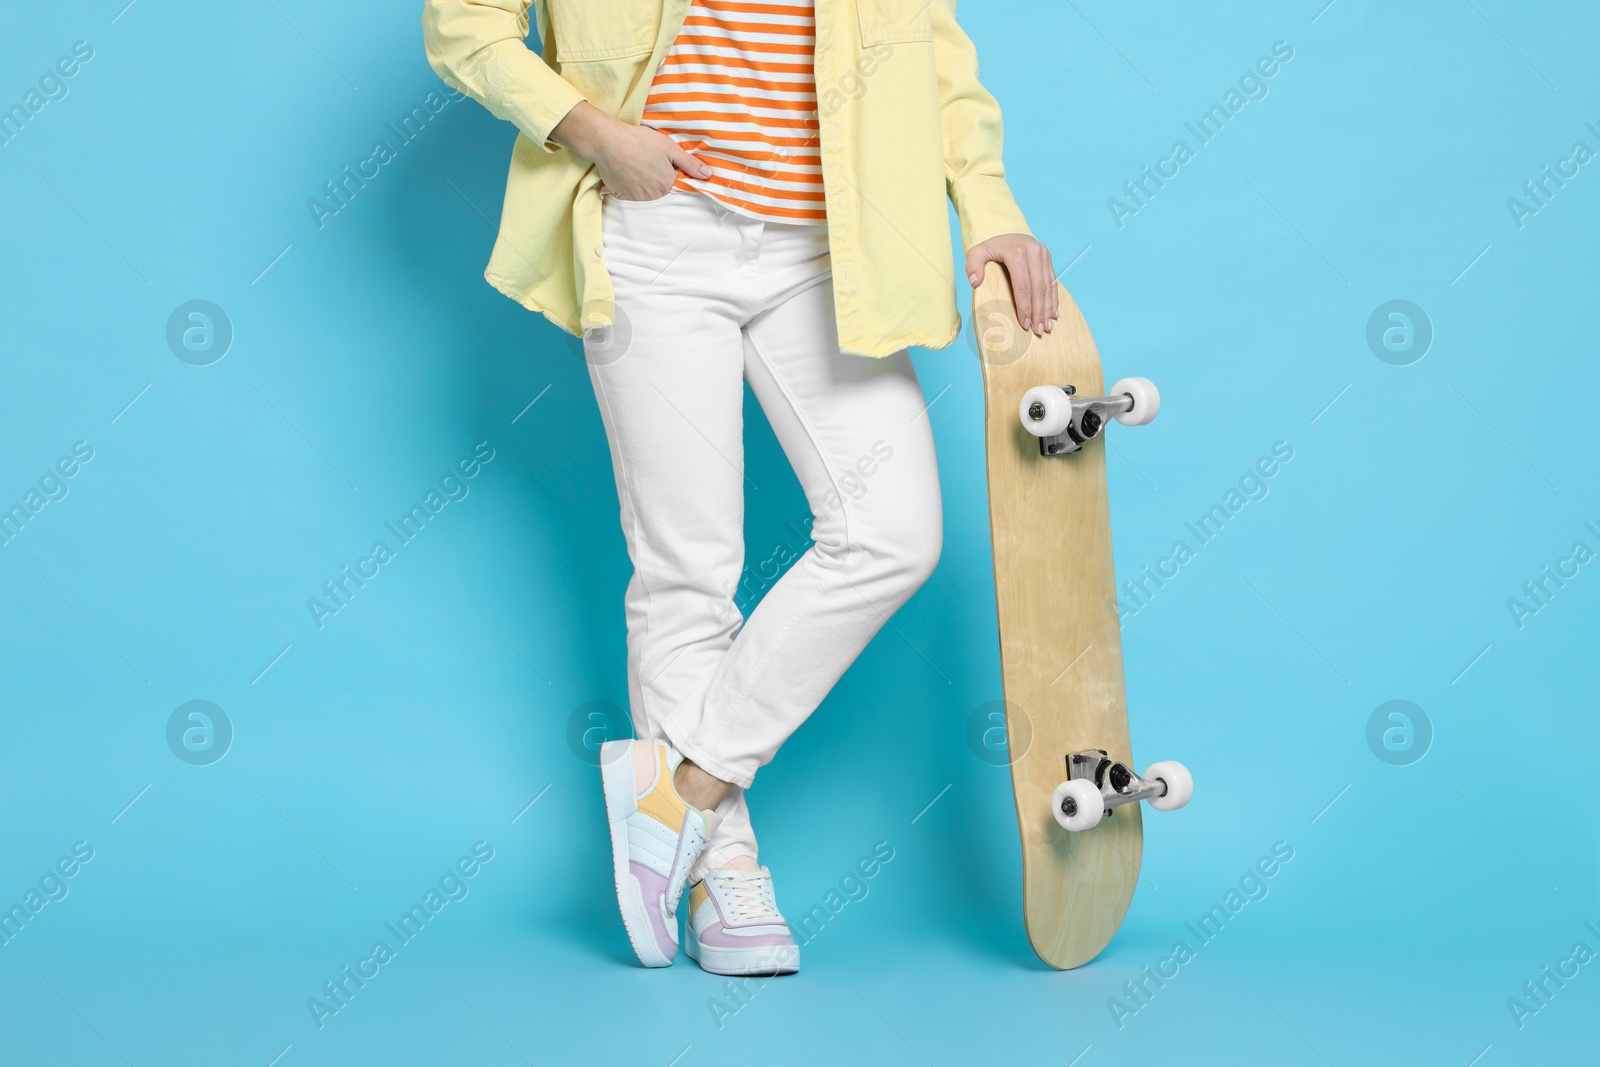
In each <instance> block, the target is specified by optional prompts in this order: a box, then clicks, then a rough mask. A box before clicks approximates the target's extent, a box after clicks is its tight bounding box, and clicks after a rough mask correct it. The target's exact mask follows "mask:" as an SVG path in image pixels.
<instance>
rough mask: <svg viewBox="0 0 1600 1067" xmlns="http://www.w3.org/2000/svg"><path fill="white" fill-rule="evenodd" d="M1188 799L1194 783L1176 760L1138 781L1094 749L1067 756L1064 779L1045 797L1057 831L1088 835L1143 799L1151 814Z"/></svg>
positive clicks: (1153, 767) (1154, 767)
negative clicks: (1115, 813) (1119, 809)
mask: <svg viewBox="0 0 1600 1067" xmlns="http://www.w3.org/2000/svg"><path fill="white" fill-rule="evenodd" d="M1192 795H1194V779H1192V778H1191V777H1190V776H1189V771H1188V769H1187V768H1186V767H1184V765H1183V764H1181V763H1179V762H1178V761H1176V760H1162V761H1161V762H1159V763H1152V764H1151V765H1150V766H1149V767H1147V768H1145V772H1144V777H1142V778H1141V777H1139V775H1137V774H1135V773H1133V769H1132V768H1131V767H1129V766H1128V765H1127V764H1125V763H1122V762H1119V761H1117V760H1113V759H1110V758H1108V757H1107V755H1106V750H1105V749H1103V748H1097V749H1093V750H1091V751H1089V752H1074V753H1073V754H1072V755H1070V756H1068V757H1067V780H1066V781H1064V782H1062V783H1061V784H1060V785H1058V786H1056V790H1055V792H1054V793H1052V794H1051V796H1050V808H1051V812H1052V813H1053V814H1054V815H1055V819H1056V822H1058V823H1060V824H1061V826H1062V828H1063V829H1066V830H1072V831H1079V830H1092V829H1093V828H1094V827H1096V826H1098V825H1099V824H1100V820H1101V819H1103V818H1107V817H1109V816H1110V815H1111V814H1113V812H1112V809H1113V808H1117V807H1121V806H1122V805H1123V804H1137V803H1138V802H1139V801H1141V800H1148V801H1149V802H1150V806H1151V807H1152V808H1155V809H1156V810H1157V811H1174V810H1176V809H1178V808H1181V807H1183V806H1184V805H1185V804H1187V803H1189V798H1190V797H1191V796H1192Z"/></svg>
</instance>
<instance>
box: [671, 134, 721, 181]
mask: <svg viewBox="0 0 1600 1067" xmlns="http://www.w3.org/2000/svg"><path fill="white" fill-rule="evenodd" d="M669 140H670V138H669ZM668 157H669V158H670V159H671V160H672V165H673V166H674V167H677V168H678V169H679V170H681V171H683V172H684V173H685V174H687V175H689V177H691V178H709V177H711V168H710V167H708V166H706V164H705V163H704V162H703V161H702V160H701V159H700V157H699V156H697V155H694V154H693V153H691V152H687V151H685V150H684V149H683V148H680V147H679V146H678V143H677V142H676V141H673V142H672V147H671V148H670V149H669V150H668Z"/></svg>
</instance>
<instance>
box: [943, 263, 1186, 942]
mask: <svg viewBox="0 0 1600 1067" xmlns="http://www.w3.org/2000/svg"><path fill="white" fill-rule="evenodd" d="M973 330H974V333H975V334H976V336H977V341H978V350H979V354H980V355H981V356H982V363H983V392H984V423H985V438H986V442H985V443H986V448H987V452H988V474H989V529H990V534H991V537H992V541H993V545H994V587H995V602H996V607H997V614H998V618H999V623H1000V673H1001V680H1002V683H1003V686H1004V696H1005V718H1006V740H1007V744H1008V746H1009V751H1008V754H1007V758H1008V759H1009V761H1010V764H1011V785H1012V790H1013V792H1014V793H1015V796H1016V804H1017V824H1018V827H1019V828H1020V830H1021V834H1022V895H1023V916H1024V919H1025V921H1026V923H1027V928H1028V940H1029V941H1030V942H1032V944H1033V950H1034V951H1035V952H1037V953H1038V954H1039V958H1040V959H1042V960H1044V961H1045V962H1046V963H1048V964H1049V965H1050V966H1052V967H1056V968H1060V969H1066V968H1070V967H1078V966H1081V965H1082V964H1084V963H1087V962H1088V961H1090V960H1092V959H1093V958H1094V957H1095V956H1096V955H1098V954H1099V953H1100V951H1101V950H1102V949H1103V948H1105V947H1106V944H1107V943H1108V942H1109V941H1110V940H1111V937H1112V935H1113V934H1115V933H1116V931H1117V927H1118V926H1119V925H1121V923H1122V917H1123V915H1124V914H1126V913H1127V910H1128V904H1129V902H1130V901H1131V900H1132V899H1133V889H1134V884H1135V883H1136V882H1137V881H1138V878H1139V861H1140V855H1141V852H1142V849H1143V843H1144V831H1143V828H1142V824H1141V821H1140V816H1141V812H1140V807H1139V804H1138V802H1139V801H1141V800H1145V801H1148V802H1149V803H1150V806H1151V807H1153V808H1157V809H1160V810H1164V811H1165V810H1172V809H1174V808H1180V807H1182V806H1183V805H1184V804H1186V803H1187V802H1188V800H1189V796H1190V794H1191V793H1192V791H1193V783H1192V782H1191V780H1190V777H1189V772H1188V771H1187V770H1185V769H1184V767H1183V765H1182V764H1179V763H1176V762H1172V761H1166V762H1162V763H1156V764H1153V765H1151V766H1150V767H1149V768H1147V769H1146V770H1145V772H1144V774H1143V775H1142V776H1141V775H1138V774H1135V773H1134V772H1133V770H1132V769H1131V768H1132V766H1133V753H1132V751H1131V749H1130V747H1129V742H1128V708H1127V699H1126V696H1125V693H1124V690H1123V677H1122V641H1121V637H1120V634H1119V631H1118V626H1117V595H1116V578H1115V575H1114V573H1113V570H1112V557H1111V517H1110V511H1109V508H1108V506H1107V501H1106V461H1105V444H1104V440H1103V438H1102V436H1101V435H1102V433H1103V432H1104V430H1105V428H1106V426H1107V425H1108V424H1109V423H1110V422H1111V421H1112V420H1116V421H1117V422H1120V423H1122V424H1124V425H1129V426H1138V425H1142V424H1144V423H1147V422H1149V421H1150V420H1151V419H1152V418H1154V417H1155V415H1156V412H1157V411H1158V410H1159V408H1160V404H1161V400H1160V396H1159V394H1158V393H1157V391H1156V388H1155V386H1154V385H1152V384H1151V383H1150V382H1149V381H1148V380H1147V379H1144V378H1125V379H1123V380H1121V381H1119V382H1117V383H1116V384H1115V385H1113V386H1112V387H1111V390H1110V392H1109V394H1106V393H1104V392H1103V389H1102V385H1103V379H1102V378H1101V375H1100V357H1099V354H1098V353H1097V352H1096V350H1095V344H1094V338H1093V337H1091V336H1090V334H1089V327H1088V325H1087V324H1086V323H1085V322H1084V321H1083V314H1082V312H1080V311H1079V310H1078V305H1077V304H1076V303H1074V302H1073V300H1072V297H1071V296H1069V295H1068V294H1067V291H1066V290H1065V289H1062V290H1061V317H1060V318H1059V319H1058V320H1057V321H1056V324H1055V329H1054V330H1053V331H1052V332H1050V333H1047V334H1045V335H1044V336H1043V337H1035V336H1034V335H1033V334H1031V333H1029V332H1027V331H1025V330H1023V329H1022V327H1021V326H1020V325H1019V324H1018V322H1017V317H1016V311H1015V310H1014V306H1013V304H1012V300H1011V294H1010V284H1009V282H1008V281H1007V279H1006V277H1005V274H1004V272H1003V271H1002V270H1000V269H999V268H998V267H996V268H995V269H993V270H990V271H989V272H988V274H987V276H986V277H985V278H984V281H983V283H982V284H981V285H980V286H979V287H978V289H977V291H976V292H975V293H974V294H973Z"/></svg>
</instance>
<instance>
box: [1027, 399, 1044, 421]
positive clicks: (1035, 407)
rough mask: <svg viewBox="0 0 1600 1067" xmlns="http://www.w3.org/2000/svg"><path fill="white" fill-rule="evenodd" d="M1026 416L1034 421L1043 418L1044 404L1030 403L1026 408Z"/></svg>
mask: <svg viewBox="0 0 1600 1067" xmlns="http://www.w3.org/2000/svg"><path fill="white" fill-rule="evenodd" d="M1028 418H1030V419H1032V420H1033V421H1034V422H1038V421H1039V420H1040V419H1042V418H1044V405H1043V404H1039V403H1035V404H1032V405H1030V406H1029V408H1028Z"/></svg>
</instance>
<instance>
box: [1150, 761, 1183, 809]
mask: <svg viewBox="0 0 1600 1067" xmlns="http://www.w3.org/2000/svg"><path fill="white" fill-rule="evenodd" d="M1142 777H1143V778H1144V779H1145V780H1146V781H1152V782H1153V781H1155V780H1156V779H1160V780H1161V781H1163V782H1165V783H1167V793H1166V795H1165V796H1159V797H1154V798H1152V799H1151V801H1150V806H1151V807H1152V808H1155V809H1156V810H1157V811H1177V810H1178V809H1179V808H1181V807H1183V806H1184V805H1185V804H1187V803H1189V798H1190V797H1192V796H1194V779H1193V778H1191V777H1189V768H1187V767H1185V766H1184V765H1183V764H1181V763H1179V762H1178V761H1177V760H1175V759H1164V760H1162V761H1161V762H1160V763H1152V764H1150V766H1148V767H1146V768H1145V771H1144V774H1143V776H1142Z"/></svg>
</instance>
